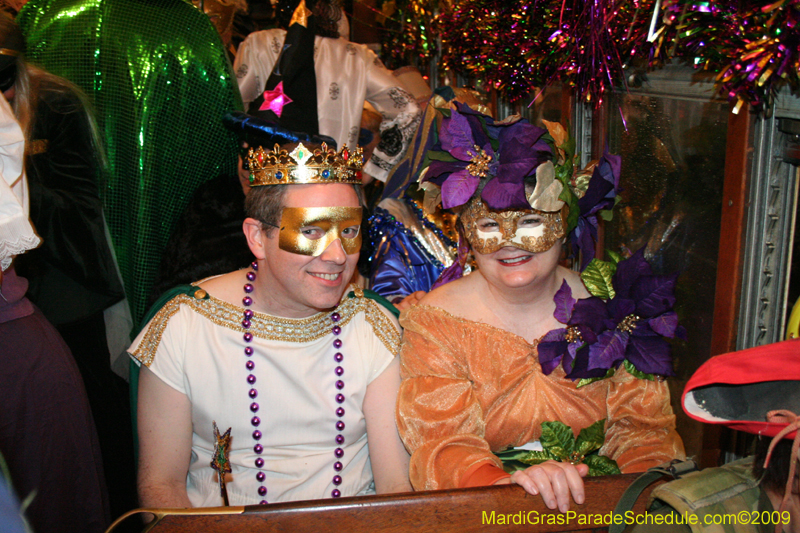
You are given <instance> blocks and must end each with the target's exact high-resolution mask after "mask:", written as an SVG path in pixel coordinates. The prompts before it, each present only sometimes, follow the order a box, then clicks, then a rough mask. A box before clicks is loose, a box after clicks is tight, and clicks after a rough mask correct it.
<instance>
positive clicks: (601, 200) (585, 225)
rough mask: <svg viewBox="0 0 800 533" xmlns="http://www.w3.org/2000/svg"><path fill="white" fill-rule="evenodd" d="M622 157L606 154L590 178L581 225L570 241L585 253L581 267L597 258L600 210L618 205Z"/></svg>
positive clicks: (581, 203) (574, 248)
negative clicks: (596, 244)
mask: <svg viewBox="0 0 800 533" xmlns="http://www.w3.org/2000/svg"><path fill="white" fill-rule="evenodd" d="M621 165H622V158H621V157H620V156H618V155H612V154H609V153H607V152H606V153H605V154H603V157H601V158H600V161H599V162H598V163H597V166H596V167H595V168H594V172H592V178H591V180H589V188H588V189H587V190H586V193H585V194H584V195H583V198H581V199H580V200H578V206H579V207H580V216H579V217H578V225H577V226H576V227H575V229H574V230H573V231H572V236H571V238H570V241H571V242H572V252H573V254H575V256H576V257H577V256H578V254H579V253H580V252H582V253H583V255H582V256H581V257H582V261H581V270H584V269H585V268H586V265H588V264H589V262H590V261H591V260H592V259H594V250H595V243H596V242H597V216H598V214H599V212H600V211H603V210H606V209H611V208H613V207H614V198H615V197H616V196H617V189H618V187H619V174H620V168H621Z"/></svg>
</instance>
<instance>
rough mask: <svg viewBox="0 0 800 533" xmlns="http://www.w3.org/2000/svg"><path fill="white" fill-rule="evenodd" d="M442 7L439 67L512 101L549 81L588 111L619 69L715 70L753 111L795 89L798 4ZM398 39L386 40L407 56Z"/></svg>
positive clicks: (410, 6) (559, 1)
mask: <svg viewBox="0 0 800 533" xmlns="http://www.w3.org/2000/svg"><path fill="white" fill-rule="evenodd" d="M432 3H433V2H432V0H405V1H404V2H399V1H398V5H402V6H404V9H405V12H406V13H411V12H413V13H431V12H432V11H431V10H430V6H431V4H432ZM742 4H744V7H741V5H742ZM439 5H442V6H443V5H444V4H443V3H442V4H439ZM657 5H658V6H659V11H658V12H654V11H655V9H656V6H657ZM426 9H427V11H426ZM443 9H444V11H443V12H441V13H440V14H439V15H438V17H437V18H436V20H435V21H432V22H431V23H428V24H427V26H426V28H430V27H431V24H432V25H433V26H434V29H435V31H438V32H439V34H440V35H441V40H442V55H441V64H440V68H441V69H450V70H453V71H455V72H458V73H460V74H462V75H465V76H467V77H469V78H472V79H473V80H474V81H477V82H485V83H488V84H490V85H491V87H493V88H494V89H495V90H497V92H498V93H499V95H501V96H503V97H505V98H507V99H508V100H511V101H514V100H517V99H519V98H523V97H527V96H531V92H532V91H534V89H541V88H542V87H545V86H546V85H547V84H549V83H552V82H554V81H558V82H561V83H564V84H567V85H570V86H572V87H574V89H575V93H576V95H577V96H578V97H580V98H581V99H583V100H585V101H592V102H593V103H595V104H596V105H597V104H599V103H600V102H601V101H602V98H603V96H604V94H605V92H606V91H608V90H610V89H618V88H623V87H625V74H624V73H625V70H624V67H627V66H636V67H641V68H650V69H653V68H660V67H662V66H663V65H665V64H666V63H668V62H671V61H683V62H686V63H688V64H690V65H692V66H693V67H695V68H699V69H704V70H706V71H709V72H713V73H717V74H718V78H717V89H718V90H719V92H720V94H722V95H724V96H726V97H727V98H729V99H730V100H731V101H732V102H736V103H739V104H741V103H748V104H750V105H751V106H753V107H755V108H756V109H764V108H768V107H769V105H770V104H771V101H772V99H773V98H774V96H775V94H776V93H777V91H778V90H779V89H780V88H781V87H782V86H784V85H787V84H788V85H789V86H790V87H791V88H792V89H796V90H800V72H799V70H800V0H776V1H774V2H770V3H769V4H767V5H764V2H759V1H755V0H753V1H749V2H748V1H745V2H741V1H740V0H705V1H704V0H661V2H660V3H658V2H657V1H656V0H592V1H585V0H527V1H525V0H523V1H521V2H507V1H506V0H463V1H461V2H454V3H453V4H451V7H447V8H443ZM651 30H652V31H651ZM410 35H411V36H412V37H411V38H412V40H413V38H414V37H413V36H414V35H418V34H417V33H415V32H411V34H410ZM403 38H409V36H408V35H406V36H405V37H398V39H396V40H395V43H396V44H397V43H399V45H400V48H401V49H404V50H408V49H411V48H409V46H410V45H409V44H408V43H405V42H403V41H402V39H403ZM416 38H417V39H423V38H424V39H427V41H426V44H427V45H428V46H431V44H432V42H431V40H430V36H424V37H423V36H421V34H420V36H419V37H416ZM393 46H394V45H392V44H391V43H390V44H389V45H388V46H387V47H386V49H387V50H390V51H391V50H392V49H393V48H392V47H393ZM420 46H421V45H420ZM397 48H398V46H394V49H397ZM417 48H419V47H417ZM415 49H416V48H415Z"/></svg>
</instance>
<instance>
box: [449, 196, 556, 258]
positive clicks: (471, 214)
mask: <svg viewBox="0 0 800 533" xmlns="http://www.w3.org/2000/svg"><path fill="white" fill-rule="evenodd" d="M461 223H462V224H463V226H464V233H465V235H466V238H467V241H468V242H469V244H470V246H471V247H472V249H473V250H474V251H476V252H478V253H480V254H491V253H494V252H496V251H498V250H500V249H501V248H504V247H506V246H513V247H515V248H519V249H520V250H525V251H527V252H531V253H540V252H546V251H547V250H549V249H550V248H552V247H553V245H554V244H555V243H556V242H557V241H558V239H561V238H563V237H564V235H565V233H564V223H563V221H562V218H561V212H555V213H551V212H546V211H538V210H536V209H525V210H520V211H510V210H507V211H492V210H490V209H488V208H487V207H486V206H485V205H484V204H483V202H481V201H480V200H477V201H474V202H471V203H470V204H469V206H468V207H467V208H466V209H465V210H464V212H463V213H461Z"/></svg>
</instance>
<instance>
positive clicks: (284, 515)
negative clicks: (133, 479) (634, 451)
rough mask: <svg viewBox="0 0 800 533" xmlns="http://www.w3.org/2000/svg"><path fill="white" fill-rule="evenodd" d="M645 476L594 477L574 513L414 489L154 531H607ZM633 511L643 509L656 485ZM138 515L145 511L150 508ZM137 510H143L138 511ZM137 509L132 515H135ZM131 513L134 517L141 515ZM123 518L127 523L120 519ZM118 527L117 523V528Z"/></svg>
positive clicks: (168, 519) (492, 492)
mask: <svg viewBox="0 0 800 533" xmlns="http://www.w3.org/2000/svg"><path fill="white" fill-rule="evenodd" d="M636 477H637V474H628V475H619V476H605V477H596V478H588V479H586V480H585V485H586V502H585V503H584V504H583V505H576V504H575V503H574V502H573V503H572V506H571V508H570V512H569V513H567V514H562V513H559V512H558V511H551V510H550V509H548V508H547V507H546V506H545V505H544V503H543V502H542V499H541V497H539V496H531V495H529V494H528V493H526V492H525V491H524V490H523V489H522V488H520V487H518V486H515V485H503V486H496V487H483V488H474V489H459V490H443V491H431V492H413V493H406V494H391V495H380V496H362V497H357V498H341V499H339V500H330V499H328V500H316V501H303V502H291V503H279V504H270V505H266V506H247V507H220V508H214V509H173V510H167V509H161V510H151V511H153V512H155V514H156V515H157V519H156V520H155V521H154V522H152V523H151V524H150V525H149V526H147V527H146V528H145V531H147V532H148V533H196V532H203V533H246V532H272V531H275V532H277V531H281V532H291V533H304V532H309V533H312V532H313V533H320V532H326V531H335V532H337V533H365V532H370V533H372V532H387V533H388V532H405V531H422V532H428V531H430V532H436V533H470V532H492V531H501V532H511V533H513V532H515V531H526V532H531V531H537V532H578V531H585V532H589V531H604V530H606V529H607V528H608V525H609V523H610V517H611V514H610V513H611V512H612V511H613V509H614V507H615V506H616V504H617V501H619V499H620V497H621V496H622V493H623V492H625V489H626V488H628V486H629V485H630V484H631V483H632V482H633V480H634V479H636ZM658 483H659V482H657V483H655V484H653V485H651V486H650V487H648V488H647V490H645V492H644V493H643V494H642V496H640V497H639V499H638V500H637V502H636V505H635V506H634V508H633V512H634V513H637V514H641V513H643V512H644V509H645V505H646V503H647V500H648V498H649V494H650V492H651V491H652V489H653V488H654V487H655V486H656V485H657V484H658ZM138 512H143V511H142V510H140V511H138ZM133 513H135V512H133ZM133 513H132V514H133ZM138 519H139V518H138V517H130V518H128V520H138ZM118 522H119V521H118ZM112 529H113V527H112Z"/></svg>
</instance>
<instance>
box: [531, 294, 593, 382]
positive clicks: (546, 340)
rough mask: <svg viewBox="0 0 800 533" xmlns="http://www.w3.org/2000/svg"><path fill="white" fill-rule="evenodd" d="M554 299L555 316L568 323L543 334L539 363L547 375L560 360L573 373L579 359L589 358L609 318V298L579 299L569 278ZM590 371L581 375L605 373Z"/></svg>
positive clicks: (568, 371) (538, 348)
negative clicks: (573, 292) (607, 313)
mask: <svg viewBox="0 0 800 533" xmlns="http://www.w3.org/2000/svg"><path fill="white" fill-rule="evenodd" d="M553 301H554V302H555V304H556V310H555V312H554V313H553V316H554V317H555V318H556V320H558V321H559V322H561V323H562V324H566V325H567V327H566V328H559V329H554V330H552V331H549V332H548V333H547V334H546V335H545V336H544V337H542V340H541V341H539V344H538V345H537V350H538V353H539V364H540V365H541V366H542V372H543V373H544V374H546V375H547V374H550V373H551V372H552V371H553V370H555V369H556V368H557V367H558V365H559V363H560V364H561V365H562V366H563V367H564V371H565V372H566V373H567V375H568V377H569V375H570V374H571V372H573V371H574V366H575V363H576V361H580V360H583V359H586V358H587V357H588V349H589V346H590V345H592V344H594V343H595V342H597V334H598V333H599V332H600V331H602V328H603V324H604V320H605V318H606V311H605V302H603V300H601V299H600V298H597V297H595V296H592V297H591V298H583V299H578V300H576V299H575V298H573V297H572V289H571V288H570V286H569V285H568V284H567V281H566V280H564V281H563V282H562V284H561V287H560V288H559V289H558V291H556V295H555V297H554V298H553ZM582 366H585V365H582ZM590 374H591V375H586V376H581V377H602V376H603V375H605V372H591V373H590ZM595 374H597V375H595Z"/></svg>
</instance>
